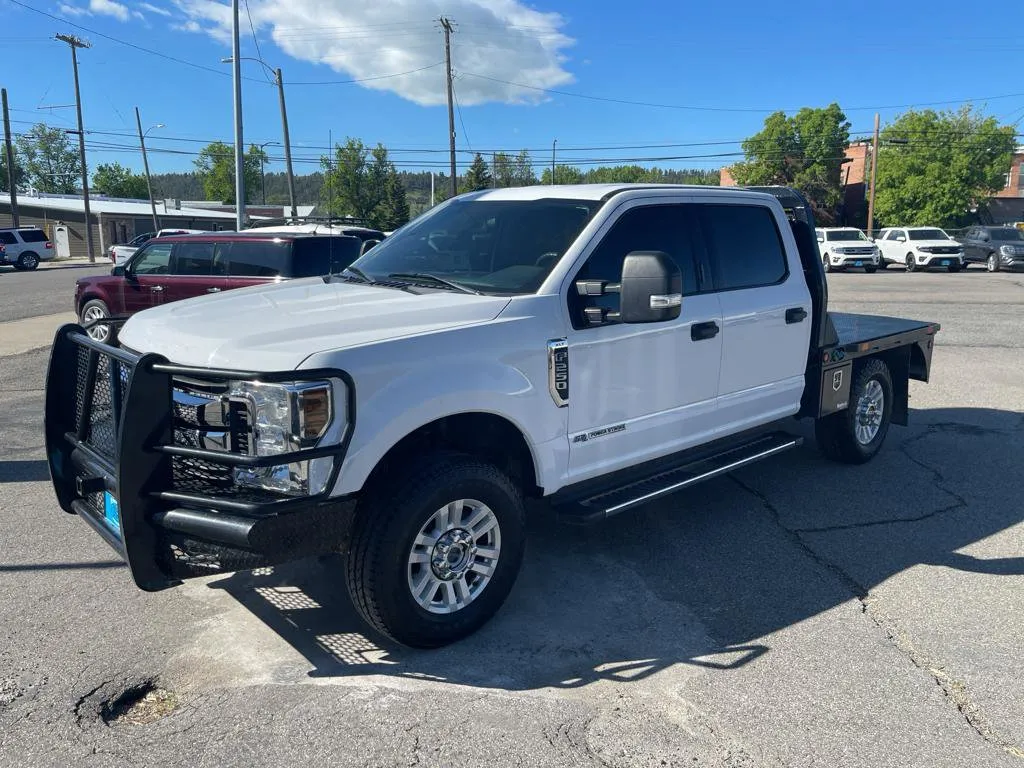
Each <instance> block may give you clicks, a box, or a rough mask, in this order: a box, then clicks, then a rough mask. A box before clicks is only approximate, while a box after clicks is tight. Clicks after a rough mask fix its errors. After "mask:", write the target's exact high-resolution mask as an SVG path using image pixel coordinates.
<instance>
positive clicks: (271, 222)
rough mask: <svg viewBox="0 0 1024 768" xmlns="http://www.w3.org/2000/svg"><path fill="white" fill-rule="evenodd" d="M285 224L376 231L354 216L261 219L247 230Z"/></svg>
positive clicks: (251, 224)
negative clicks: (360, 228) (359, 228)
mask: <svg viewBox="0 0 1024 768" xmlns="http://www.w3.org/2000/svg"><path fill="white" fill-rule="evenodd" d="M287 224H323V225H324V226H331V227H362V228H365V229H377V227H374V226H372V225H371V224H370V222H369V221H367V220H366V219H361V218H357V217H355V216H275V217H273V218H261V219H257V220H255V221H252V222H250V224H249V229H259V228H260V227H280V226H283V225H287Z"/></svg>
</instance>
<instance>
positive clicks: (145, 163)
mask: <svg viewBox="0 0 1024 768" xmlns="http://www.w3.org/2000/svg"><path fill="white" fill-rule="evenodd" d="M135 123H136V125H138V126H139V145H140V146H141V147H142V167H143V168H145V169H146V189H148V190H149V207H150V209H151V210H152V211H153V234H154V235H155V234H156V233H157V232H159V231H160V220H159V219H158V218H157V217H156V200H154V199H153V180H152V179H151V178H150V175H149V157H148V156H147V155H146V134H145V133H143V132H142V118H141V117H140V116H139V108H138V107H136V108H135ZM163 127H164V125H163V123H157V124H156V125H154V126H153V128H163ZM153 128H150V129H149V131H151V130H153ZM149 131H146V133H149Z"/></svg>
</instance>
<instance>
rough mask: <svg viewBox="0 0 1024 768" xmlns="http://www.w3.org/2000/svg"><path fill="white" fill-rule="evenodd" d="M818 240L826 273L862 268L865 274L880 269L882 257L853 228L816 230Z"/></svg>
mask: <svg viewBox="0 0 1024 768" xmlns="http://www.w3.org/2000/svg"><path fill="white" fill-rule="evenodd" d="M814 232H815V235H816V236H817V238H818V250H819V251H820V252H821V263H822V264H824V265H825V271H826V272H835V271H838V270H844V269H847V268H849V267H862V268H863V269H864V271H865V272H874V271H875V270H876V269H878V265H879V262H880V261H881V258H882V255H881V253H880V252H879V250H878V248H877V247H876V246H875V244H874V243H872V242H871V241H870V240H868V238H867V236H866V235H865V234H864V233H863V232H861V231H860V230H859V229H854V228H853V227H824V228H822V229H816V230H814Z"/></svg>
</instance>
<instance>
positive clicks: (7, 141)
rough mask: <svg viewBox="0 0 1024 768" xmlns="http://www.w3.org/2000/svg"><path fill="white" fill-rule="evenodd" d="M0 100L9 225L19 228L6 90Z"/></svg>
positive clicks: (1, 92) (0, 90)
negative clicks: (5, 156) (0, 105)
mask: <svg viewBox="0 0 1024 768" xmlns="http://www.w3.org/2000/svg"><path fill="white" fill-rule="evenodd" d="M0 98H2V100H3V106H4V146H5V147H6V152H7V187H8V188H9V189H10V192H11V223H12V224H13V225H14V226H15V227H20V226H21V219H20V218H18V189H17V187H18V185H17V184H15V183H14V180H15V179H16V178H17V173H16V170H15V167H14V147H13V146H11V116H10V114H9V113H8V112H7V89H6V88H0Z"/></svg>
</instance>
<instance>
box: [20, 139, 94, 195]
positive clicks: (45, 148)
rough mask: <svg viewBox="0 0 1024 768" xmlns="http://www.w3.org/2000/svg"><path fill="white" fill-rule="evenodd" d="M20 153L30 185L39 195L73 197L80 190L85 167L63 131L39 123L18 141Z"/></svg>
mask: <svg viewBox="0 0 1024 768" xmlns="http://www.w3.org/2000/svg"><path fill="white" fill-rule="evenodd" d="M18 152H19V154H20V155H21V158H22V161H23V165H24V172H25V176H26V177H27V179H28V183H29V184H31V185H32V186H33V187H35V188H36V189H38V190H39V191H40V192H53V193H58V194H66V195H70V194H74V192H75V191H76V190H78V187H79V183H80V180H81V178H82V165H81V163H79V161H78V150H76V149H74V148H73V147H72V145H71V139H69V138H68V135H67V134H66V133H65V132H64V129H63V128H49V127H47V125H46V123H37V124H36V125H34V126H32V130H30V131H29V132H28V133H25V134H22V135H21V136H19V137H18Z"/></svg>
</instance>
